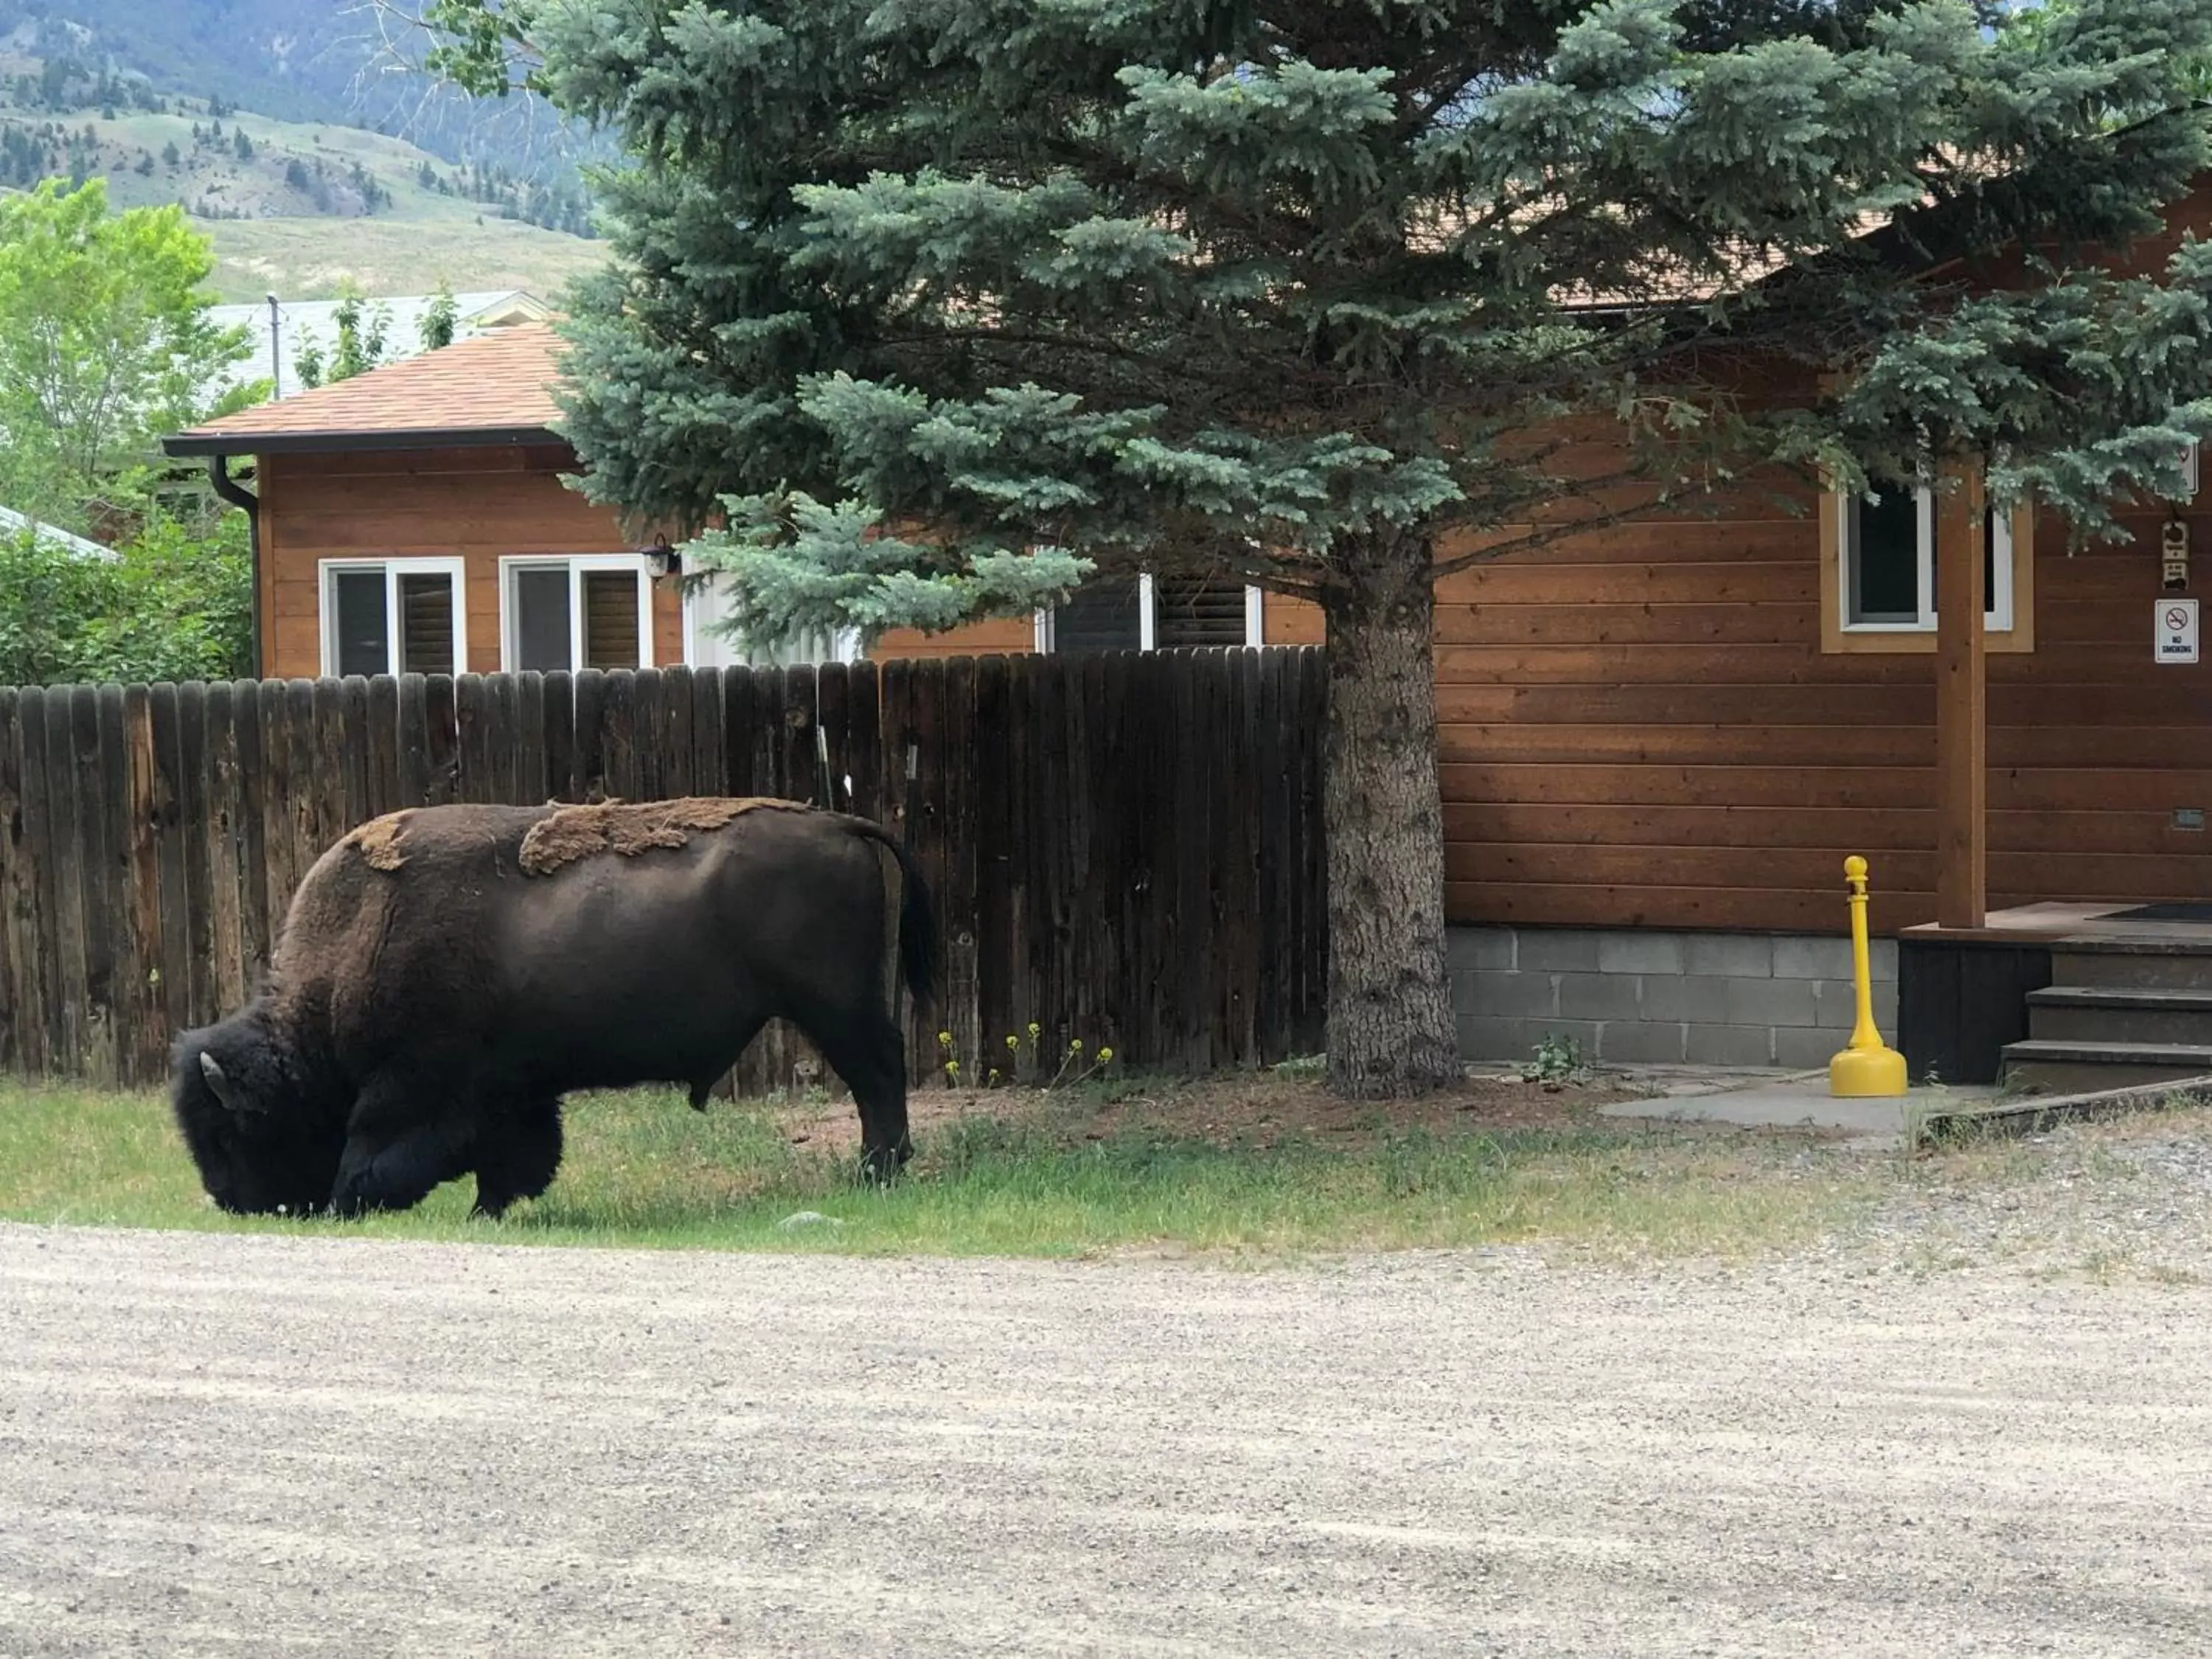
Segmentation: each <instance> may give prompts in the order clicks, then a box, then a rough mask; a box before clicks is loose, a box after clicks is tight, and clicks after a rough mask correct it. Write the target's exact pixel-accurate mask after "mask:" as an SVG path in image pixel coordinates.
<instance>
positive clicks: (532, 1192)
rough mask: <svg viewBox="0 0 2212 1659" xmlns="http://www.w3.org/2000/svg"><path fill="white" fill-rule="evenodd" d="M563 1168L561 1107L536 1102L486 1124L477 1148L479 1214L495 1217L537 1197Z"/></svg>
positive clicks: (559, 1105) (550, 1101)
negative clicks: (521, 1202) (517, 1203)
mask: <svg viewBox="0 0 2212 1659" xmlns="http://www.w3.org/2000/svg"><path fill="white" fill-rule="evenodd" d="M560 1167H561V1103H560V1102H559V1101H557V1100H547V1101H533V1102H532V1103H530V1104H529V1105H527V1106H525V1107H523V1108H521V1109H519V1110H517V1111H516V1112H514V1113H513V1115H509V1116H506V1117H502V1118H501V1119H500V1120H499V1121H496V1122H494V1123H487V1124H486V1125H485V1127H484V1129H483V1133H481V1134H480V1135H479V1136H478V1139H477V1204H476V1207H477V1214H479V1215H488V1216H491V1217H493V1218H498V1217H499V1216H501V1215H503V1214H505V1213H506V1212H507V1206H508V1205H510V1204H512V1203H513V1202H514V1200H517V1199H518V1198H536V1197H538V1195H539V1194H541V1193H543V1192H544V1190H545V1189H546V1188H548V1187H550V1186H551V1185H552V1184H553V1176H554V1172H555V1171H556V1170H559V1169H560Z"/></svg>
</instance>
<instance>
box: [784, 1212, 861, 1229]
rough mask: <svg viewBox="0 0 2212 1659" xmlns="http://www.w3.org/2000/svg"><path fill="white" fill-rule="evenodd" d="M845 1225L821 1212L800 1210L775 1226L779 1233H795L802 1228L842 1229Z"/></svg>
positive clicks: (834, 1217) (832, 1216)
mask: <svg viewBox="0 0 2212 1659" xmlns="http://www.w3.org/2000/svg"><path fill="white" fill-rule="evenodd" d="M775 1225H776V1231H779V1232H786V1233H795V1232H797V1231H799V1229H800V1228H801V1227H842V1226H843V1225H845V1224H844V1223H843V1222H842V1221H840V1220H838V1219H837V1218H836V1216H834V1215H824V1214H823V1213H822V1212H821V1211H819V1210H799V1211H797V1212H794V1213H793V1214H791V1215H787V1216H786V1217H784V1218H783V1219H782V1220H781V1221H779V1222H777V1223H776V1224H775Z"/></svg>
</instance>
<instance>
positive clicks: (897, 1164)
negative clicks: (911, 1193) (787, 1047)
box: [799, 1008, 914, 1182]
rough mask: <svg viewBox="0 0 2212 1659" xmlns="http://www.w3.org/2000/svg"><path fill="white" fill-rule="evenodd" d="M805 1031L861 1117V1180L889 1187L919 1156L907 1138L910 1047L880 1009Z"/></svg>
mask: <svg viewBox="0 0 2212 1659" xmlns="http://www.w3.org/2000/svg"><path fill="white" fill-rule="evenodd" d="M799 1029H800V1030H804V1031H805V1033H806V1035H807V1036H810V1037H811V1038H813V1039H814V1043H815V1046H816V1047H817V1048H820V1049H821V1050H822V1057H823V1059H824V1060H828V1061H829V1064H830V1066H831V1067H832V1068H833V1069H834V1070H835V1071H836V1073H837V1075H838V1076H839V1077H841V1078H843V1079H845V1086H846V1087H847V1088H848V1089H850V1090H851V1091H853V1103H854V1105H855V1106H857V1107H858V1108H859V1109H860V1176H861V1179H863V1180H865V1181H876V1182H885V1181H890V1180H891V1179H893V1178H894V1177H896V1176H897V1174H898V1172H899V1171H900V1170H902V1168H904V1167H905V1165H906V1162H907V1160H908V1158H912V1157H913V1156H914V1142H913V1140H912V1139H910V1138H909V1137H908V1133H907V1120H906V1042H905V1039H904V1038H902V1036H900V1035H899V1029H898V1027H897V1026H896V1025H894V1024H891V1022H890V1018H889V1017H888V1016H886V1015H885V1014H884V1013H883V1012H882V1011H880V1010H879V1009H874V1008H867V1009H863V1010H860V1011H859V1012H854V1013H848V1014H847V1015H846V1016H844V1017H843V1018H833V1019H823V1020H821V1021H818V1022H817V1023H816V1024H812V1025H809V1024H805V1023H804V1022H802V1023H801V1024H800V1027H799Z"/></svg>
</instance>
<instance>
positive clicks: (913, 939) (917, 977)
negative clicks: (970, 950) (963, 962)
mask: <svg viewBox="0 0 2212 1659" xmlns="http://www.w3.org/2000/svg"><path fill="white" fill-rule="evenodd" d="M892 850H894V851H895V852H896V853H897V854H898V861H899V874H900V875H901V876H902V877H903V878H904V879H903V880H902V882H901V883H900V885H901V886H902V888H904V889H905V894H906V896H905V898H904V899H903V901H902V902H901V903H900V906H899V954H900V956H901V957H902V959H903V962H904V964H905V967H906V987H907V989H908V990H909V991H911V992H913V993H914V1000H915V1001H916V1002H919V1003H922V1004H924V1005H927V1003H928V1002H929V1000H930V999H932V998H933V997H934V996H935V995H936V994H937V912H936V911H935V910H933V909H932V908H930V903H929V884H928V883H927V882H926V881H924V880H923V879H922V878H921V867H920V866H917V865H916V864H915V861H914V855H913V854H910V853H908V851H907V850H906V848H903V847H894V848H893V849H892Z"/></svg>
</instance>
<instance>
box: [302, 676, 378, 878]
mask: <svg viewBox="0 0 2212 1659" xmlns="http://www.w3.org/2000/svg"><path fill="white" fill-rule="evenodd" d="M308 696H309V698H310V706H311V707H312V708H313V715H314V733H315V750H316V754H315V761H314V765H313V769H312V771H311V772H310V773H309V774H308V777H309V781H310V787H312V789H313V799H314V812H313V818H312V820H311V823H312V826H313V836H312V839H311V841H310V842H309V845H310V847H311V848H313V850H312V851H311V852H310V853H309V854H308V855H307V862H306V863H304V864H302V865H301V866H300V873H301V875H302V876H304V875H306V874H307V871H308V870H309V869H310V868H312V867H313V864H314V861H315V860H317V859H319V858H320V857H322V855H323V854H324V853H325V851H327V850H328V849H329V848H330V847H331V844H332V843H333V842H336V841H337V839H338V838H339V837H340V836H343V835H344V834H345V833H346V831H348V830H349V829H352V828H353V827H354V826H355V825H356V824H357V823H363V822H365V821H366V820H367V819H368V741H367V739H368V681H367V680H365V679H363V678H360V677H359V676H356V677H355V678H351V679H320V680H317V681H315V682H313V685H312V686H311V687H310V688H309V691H308ZM356 705H357V707H356Z"/></svg>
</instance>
